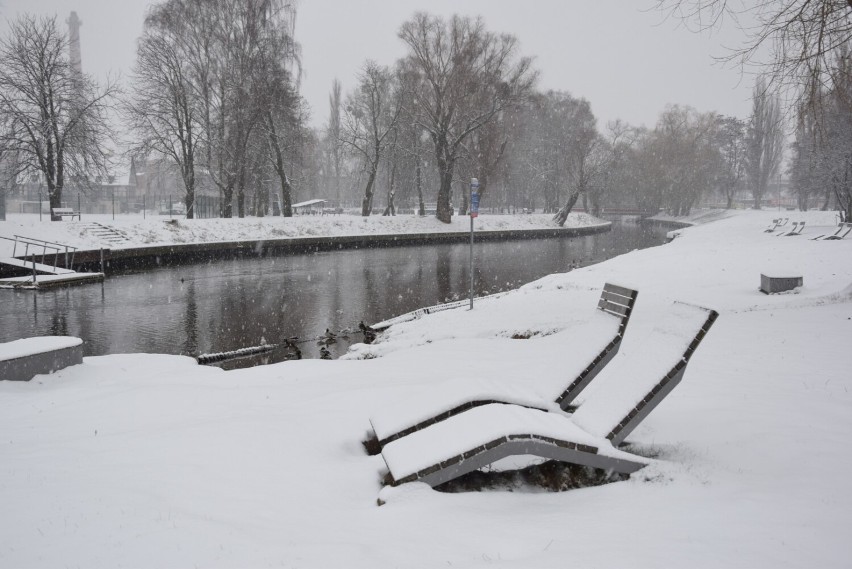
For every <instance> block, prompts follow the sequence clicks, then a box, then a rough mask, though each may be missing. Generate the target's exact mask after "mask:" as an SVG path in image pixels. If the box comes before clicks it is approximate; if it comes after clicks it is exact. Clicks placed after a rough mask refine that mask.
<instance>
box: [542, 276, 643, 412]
mask: <svg viewBox="0 0 852 569" xmlns="http://www.w3.org/2000/svg"><path fill="white" fill-rule="evenodd" d="M638 296H639V291H636V290H633V289H630V288H626V287H623V286H618V285H614V284H611V283H606V284H605V285H604V289H603V291H602V292H601V298H600V300H598V310H601V311H603V312H606V313H607V314H611V315H612V316H615V317H616V318H620V319H621V322H620V323H619V325H618V330H617V331H616V333H615V336H614V337H613V338H612V340H610V342H609V343H608V344H607V345H606V346H605V347H604V348H603V350H601V351H600V353H599V354H597V356H595V358H594V359H593V360H592V361H591V363H590V364H589V365H587V366H586V368H585V369H584V370H583V371H582V372H580V375H578V376H577V377H575V378H574V379H573V380H572V381H571V383H570V385H568V387H567V388H566V389H565V391H563V392H562V394H560V395H559V397H557V398H556V403H558V404H559V406H560V407H561V408H562V409H564V410H568V409H570V408H571V404H572V403H573V402H574V400H575V399H576V398H577V396H578V395H580V393H582V392H583V390H584V389H586V387H588V385H589V383H590V382H591V381H592V379H594V377H595V376H596V375H597V374H598V373H600V371H601V370H602V369H603V368H604V367H605V366H606V365H607V364H608V363H609V362H610V361H611V360H612V358H614V357H615V354H617V353H618V349H619V348H620V347H621V340H622V339H624V332H625V330H626V329H627V323H628V322H629V321H630V315H631V314H632V313H633V306H634V305H635V304H636V297H638Z"/></svg>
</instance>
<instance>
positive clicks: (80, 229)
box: [0, 213, 608, 257]
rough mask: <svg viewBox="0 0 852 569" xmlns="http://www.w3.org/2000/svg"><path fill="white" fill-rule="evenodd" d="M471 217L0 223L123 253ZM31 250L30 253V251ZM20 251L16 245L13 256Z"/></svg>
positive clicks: (32, 218) (483, 227) (440, 226)
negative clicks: (116, 235) (116, 237)
mask: <svg viewBox="0 0 852 569" xmlns="http://www.w3.org/2000/svg"><path fill="white" fill-rule="evenodd" d="M551 217H552V216H551V215H545V214H530V215H485V214H482V215H480V216H479V217H477V218H476V221H475V223H474V231H501V230H524V229H526V230H530V229H553V228H554V224H553V223H552V222H551ZM93 223H99V224H101V225H105V226H107V227H109V228H112V229H115V230H117V231H120V232H121V233H122V234H123V238H124V240H123V241H122V242H115V241H110V240H109V239H107V238H106V237H104V236H100V237H99V236H98V232H99V231H100V230H101V228H98V227H96V226H93ZM607 223H608V222H605V221H602V220H600V219H597V218H595V217H592V216H591V215H588V214H585V213H573V214H571V215H570V216H569V217H568V221H567V222H566V224H565V226H566V227H584V226H593V225H601V224H607ZM469 231H470V218H469V217H467V216H454V217H453V220H452V223H442V222H440V221H438V220H437V219H435V217H434V216H427V217H419V216H415V215H397V216H370V217H361V216H356V215H298V216H294V217H287V218H284V217H260V218H258V217H250V218H243V219H239V218H231V219H221V218H214V219H183V218H177V217H176V218H174V219H170V218H169V217H167V216H152V215H149V216H147V217H145V218H143V216H142V215H139V214H126V215H124V214H122V215H116V216H115V219H113V216H112V215H102V214H84V215H83V218H82V220H79V221H61V222H60V221H49V216H45V217H44V218H43V219H42V220H41V221H39V216H38V215H37V214H14V213H12V214H7V215H6V221H0V237H7V238H11V239H14V236H15V235H23V236H25V237H29V238H34V239H41V240H45V241H51V242H53V243H61V244H63V245H70V246H72V247H77V248H78V249H94V250H97V249H99V248H104V249H113V250H121V249H128V248H133V247H150V246H156V245H173V244H184V243H202V242H220V241H228V242H231V241H261V240H267V239H288V238H299V237H326V236H349V235H393V234H401V233H447V232H469ZM13 247H14V243H13V241H9V240H7V239H0V257H2V256H11V255H12V252H13ZM31 252H32V251H31ZM22 253H23V251H22V250H21V247H20V246H19V247H18V251H17V252H16V254H18V255H20V254H22Z"/></svg>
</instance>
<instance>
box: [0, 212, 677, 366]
mask: <svg viewBox="0 0 852 569" xmlns="http://www.w3.org/2000/svg"><path fill="white" fill-rule="evenodd" d="M665 233H666V230H665V229H662V228H653V227H646V226H640V225H638V224H635V223H630V222H618V223H615V224H613V230H612V231H610V232H608V233H602V234H598V235H590V236H586V237H577V238H573V239H540V240H525V241H510V242H499V243H498V242H484V243H477V244H476V245H475V250H474V290H475V294H477V295H484V294H490V293H494V292H499V291H502V290H509V289H513V288H517V287H518V286H520V285H522V284H524V283H527V282H530V281H533V280H535V279H538V278H540V277H542V276H544V275H548V274H551V273H558V272H565V271H566V270H568V269H569V267H571V266H572V264H573V265H575V266H584V265H588V264H592V263H596V262H600V261H602V260H605V259H608V258H610V257H613V256H616V255H619V254H621V253H625V252H627V251H630V250H633V249H641V248H645V247H651V246H655V245H659V244H661V243H663V242H664V240H665ZM468 253H469V246H468V245H467V244H449V245H431V246H411V247H398V248H378V249H365V250H351V251H334V252H323V253H317V254H310V255H288V256H279V257H264V258H243V259H234V260H225V261H222V260H218V261H214V262H210V263H197V264H190V265H184V266H179V267H164V268H157V269H152V270H146V271H144V272H135V273H126V274H117V275H109V276H108V277H107V279H106V280H105V281H104V282H103V283H102V284H90V285H81V286H76V287H67V288H60V289H54V290H47V291H43V292H34V291H11V290H0V307H2V308H0V342H5V341H9V340H14V339H18V338H23V337H28V336H38V335H49V334H52V335H71V336H79V337H81V338H83V339H84V353H85V355H102V354H111V353H134V352H147V353H166V354H184V355H191V356H196V355H198V354H202V353H213V352H221V351H228V350H236V349H239V348H243V347H246V346H256V345H259V344H261V343H264V342H266V343H270V344H277V343H280V342H282V341H283V339H284V338H286V337H292V336H298V337H299V338H300V342H299V343H297V345H298V347H299V349H300V350H301V352H302V356H303V357H307V358H316V357H319V356H320V345H319V343H318V342H317V337H319V336H321V335H322V334H323V333H324V332H325V330H326V329H330V330H332V331H334V332H336V333H338V334H339V333H340V331H341V330H344V331H345V330H347V329H348V330H353V332H352V333H349V334H348V336H349V337H348V338H344V337H342V336H341V337H339V338H338V341H337V342H336V343H334V344H330V345H328V346H327V349H328V350H329V352H330V353H331V356H332V357H337V356H339V355H342V354H343V353H345V352H346V349H347V347H348V346H349V344H351V343H354V342H360V341H363V337H362V335H361V334H360V332H358V331H357V325H358V322H360V321H362V320H363V321H364V322H365V323H368V324H369V323H373V322H379V321H381V320H384V319H386V318H390V317H392V316H396V315H398V314H402V313H405V312H409V311H411V310H414V309H416V308H420V307H422V306H430V305H433V304H438V303H442V302H448V301H452V300H459V299H464V298H467V296H468V288H469V285H470V273H469V266H468V263H469V261H468ZM292 353H293V351H292V349H290V348H285V347H281V348H279V349H276V350H273V351H272V352H270V353H267V354H263V355H260V356H252V357H246V358H240V359H237V360H232V361H229V362H227V363H225V364H222V365H223V367H228V368H233V367H245V366H251V365H256V364H258V363H271V362H276V361H282V360H284V359H286V358H287V357H290V356H291V355H292Z"/></svg>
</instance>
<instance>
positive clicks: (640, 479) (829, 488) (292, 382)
mask: <svg viewBox="0 0 852 569" xmlns="http://www.w3.org/2000/svg"><path fill="white" fill-rule="evenodd" d="M791 214H792V212H791ZM776 215H777V213H776V212H742V213H740V214H738V215H735V216H732V217H730V218H727V219H721V220H718V221H715V222H712V223H706V224H704V225H700V226H696V227H692V228H688V229H684V230H682V231H681V235H680V236H679V237H678V238H677V239H676V240H674V241H673V242H672V243H670V244H667V245H664V246H660V247H655V248H651V249H645V250H642V251H635V252H633V253H630V254H627V255H622V256H620V257H617V258H615V259H612V260H609V261H606V262H604V263H600V264H597V265H593V266H590V267H586V268H582V269H577V270H574V271H572V272H570V273H566V274H558V275H551V276H549V277H546V278H544V279H541V280H539V281H536V282H533V283H530V284H529V285H526V286H524V287H522V288H521V289H519V290H518V291H515V292H511V293H508V294H506V295H502V296H501V297H499V298H497V299H493V300H487V301H481V302H480V303H478V304H477V306H476V307H475V309H474V310H473V311H467V310H464V309H461V310H452V311H447V312H441V313H438V314H435V315H431V316H427V317H425V318H423V319H421V320H418V321H414V322H410V323H406V324H401V325H399V326H396V327H393V328H391V329H390V331H389V332H388V333H387V335H386V336H385V337H384V341H382V342H381V343H378V344H375V345H373V346H362V347H360V348H358V349H356V350H354V351H353V353H352V356H351V357H350V359H346V360H338V361H320V360H302V361H295V362H287V363H282V364H276V365H272V366H265V367H256V368H252V369H245V370H236V371H228V372H224V371H222V370H220V369H217V368H209V367H204V366H198V365H196V364H195V362H194V361H193V360H191V359H189V358H184V357H177V356H158V355H138V354H137V355H114V356H103V357H93V358H86V359H85V360H84V363H83V364H82V365H79V366H74V367H72V368H68V369H66V370H64V371H61V372H58V373H56V374H53V375H50V376H39V377H37V378H36V379H34V380H33V381H31V382H29V383H11V382H0V432H2V433H3V437H2V440H0V468H2V478H0V480H2V483H0V504H2V505H3V507H2V508H0V532H2V535H3V536H4V539H3V540H2V542H0V567H56V566H66V565H67V566H86V567H115V566H143V567H165V566H169V567H185V566H192V565H198V566H205V567H237V566H240V567H248V566H251V567H258V566H272V565H274V566H299V567H356V568H357V567H370V568H376V567H437V566H442V567H443V566H447V567H450V566H452V567H481V566H488V565H494V564H499V565H500V566H502V567H519V568H521V567H523V568H527V567H556V566H562V565H564V564H565V563H566V562H567V563H570V564H572V565H575V566H577V567H589V566H594V567H628V566H629V567H770V566H771V567H803V566H816V567H844V566H846V565H848V559H849V556H850V554H851V553H852V549H850V546H849V544H848V539H847V538H846V537H845V536H847V535H848V534H849V532H850V531H852V518H850V516H849V511H850V510H852V488H850V485H849V483H848V480H847V476H846V471H847V470H848V469H849V467H850V466H852V459H850V457H849V452H848V451H849V447H850V443H849V436H848V434H849V432H852V378H850V374H849V369H850V368H852V352H850V351H849V349H848V347H849V340H850V338H852V263H850V262H849V259H850V258H852V238H847V239H846V240H843V241H812V240H810V238H811V237H815V236H817V235H819V234H822V233H829V232H831V231H833V225H834V222H835V220H834V216H833V214H832V213H823V212H808V213H804V214H800V213H796V214H795V215H791V217H792V219H793V220H799V219H801V220H805V221H806V222H807V225H806V229H805V231H804V232H803V234H802V235H800V236H797V237H789V238H788V237H775V236H774V235H773V234H768V233H764V232H763V230H764V228H765V227H766V226H767V225H769V221H770V220H771V219H772V218H773V217H775V216H776ZM376 219H378V218H376ZM483 219H485V218H483ZM372 221H374V219H370V220H369V221H368V222H367V223H368V224H369V223H371V222H372ZM161 223H162V222H161ZM68 225H70V224H68ZM777 270H784V271H788V272H797V273H799V274H801V275H802V276H803V277H804V286H803V287H801V288H799V289H796V290H795V291H793V292H790V293H786V294H778V295H772V296H767V295H764V294H762V293H760V292H758V290H757V287H758V285H759V283H760V273H761V272H762V271H777ZM605 282H615V283H620V284H624V285H627V286H631V287H633V288H636V289H638V290H639V291H640V293H639V298H638V301H637V304H636V310H635V312H634V315H633V318H632V319H631V322H630V326H629V327H628V330H627V334H626V336H625V340H624V343H623V347H622V348H621V349H622V351H623V352H624V353H625V354H629V353H630V351H631V350H636V349H638V348H637V346H638V345H639V343H640V342H641V340H642V338H643V337H644V336H645V335H646V333H647V331H648V330H650V329H651V328H652V327H653V326H654V324H655V322H656V321H657V318H658V316H659V314H661V313H663V312H665V310H666V308H667V307H668V306H669V304H670V303H671V302H672V300H675V299H677V300H683V301H687V302H692V303H696V304H700V305H703V306H707V307H710V308H714V309H716V310H717V311H719V312H720V313H721V316H720V317H719V320H718V322H717V323H716V325H715V326H714V328H713V329H712V330H711V332H710V334H709V335H708V336H707V338H706V339H705V341H704V343H702V345H701V347H700V349H699V350H698V352H697V353H696V355H695V357H694V358H693V360H692V362H691V363H690V366H689V368H688V370H687V373H686V376H685V378H684V380H683V383H682V384H681V385H680V386H678V388H677V389H676V390H675V391H674V392H673V393H672V394H671V395H670V396H669V397H668V398H667V399H666V400H665V401H664V402H663V403H662V404H661V405H660V407H659V408H657V409H656V410H654V412H653V413H652V414H651V415H650V416H649V417H648V418H647V419H646V420H645V422H644V423H642V424H641V425H640V427H639V428H638V429H637V430H636V431H635V432H634V433H633V435H632V436H631V437H630V439H631V440H634V441H636V442H638V443H641V444H642V445H643V446H644V447H645V449H646V451H648V452H649V453H651V454H653V455H655V456H657V457H658V458H659V460H658V461H656V462H654V463H653V464H652V465H650V466H648V467H646V468H645V469H643V470H641V471H639V472H638V473H636V474H635V475H633V476H632V478H631V479H630V480H628V481H625V482H619V483H615V484H608V485H604V486H599V487H595V488H586V489H582V490H574V491H569V492H563V493H558V494H554V493H546V492H542V491H540V490H530V489H523V488H521V489H518V490H517V491H515V492H505V491H500V492H482V493H469V494H442V493H439V492H436V491H433V490H431V489H429V488H428V487H426V486H424V485H418V484H409V485H404V486H402V487H400V488H397V489H393V491H387V490H386V491H384V492H382V497H383V498H384V499H385V500H387V504H386V505H384V506H382V507H377V505H376V498H377V497H378V495H379V492H380V480H381V476H382V474H383V471H384V465H383V462H382V459H381V457H380V456H372V457H370V456H367V455H366V454H364V452H363V449H362V447H361V444H360V441H361V440H362V439H363V438H364V435H365V432H366V431H367V430H368V428H369V423H368V418H369V416H370V414H371V413H372V412H373V411H374V410H377V409H382V408H384V407H386V406H388V405H393V402H394V401H395V400H397V399H398V398H408V397H411V396H412V394H413V393H415V392H416V389H418V388H422V389H438V387H436V384H437V383H439V382H442V381H451V382H458V381H462V380H464V379H466V378H468V379H469V378H475V379H478V378H492V379H505V380H509V379H515V380H516V381H517V382H518V383H519V384H521V385H523V384H526V383H530V384H534V383H535V382H536V381H537V380H541V379H544V380H549V381H553V380H554V379H558V378H559V377H560V376H561V373H560V372H561V371H562V370H561V365H562V362H561V357H562V352H561V350H560V347H561V346H562V345H564V343H565V342H567V341H569V340H570V338H571V337H572V334H577V333H578V331H577V330H572V323H574V322H576V321H577V315H582V314H584V313H587V312H589V311H592V310H593V309H594V308H593V307H594V306H595V303H596V300H597V298H598V296H599V295H600V289H601V287H602V286H603V284H604V283H605ZM513 335H518V336H527V337H531V339H528V340H512V339H511V337H512V336H513ZM508 354H511V357H509V356H508ZM359 358H368V359H359ZM604 373H606V370H605V371H604ZM566 560H567V561H566Z"/></svg>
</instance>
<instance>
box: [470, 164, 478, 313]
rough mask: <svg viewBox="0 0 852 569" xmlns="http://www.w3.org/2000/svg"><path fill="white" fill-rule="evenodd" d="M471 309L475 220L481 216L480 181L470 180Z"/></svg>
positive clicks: (471, 300) (471, 299)
mask: <svg viewBox="0 0 852 569" xmlns="http://www.w3.org/2000/svg"><path fill="white" fill-rule="evenodd" d="M469 202H470V211H469V212H468V214H469V215H470V309H471V310H473V218H475V217H476V216H477V215H479V180H477V179H476V178H471V179H470V200H469Z"/></svg>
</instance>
